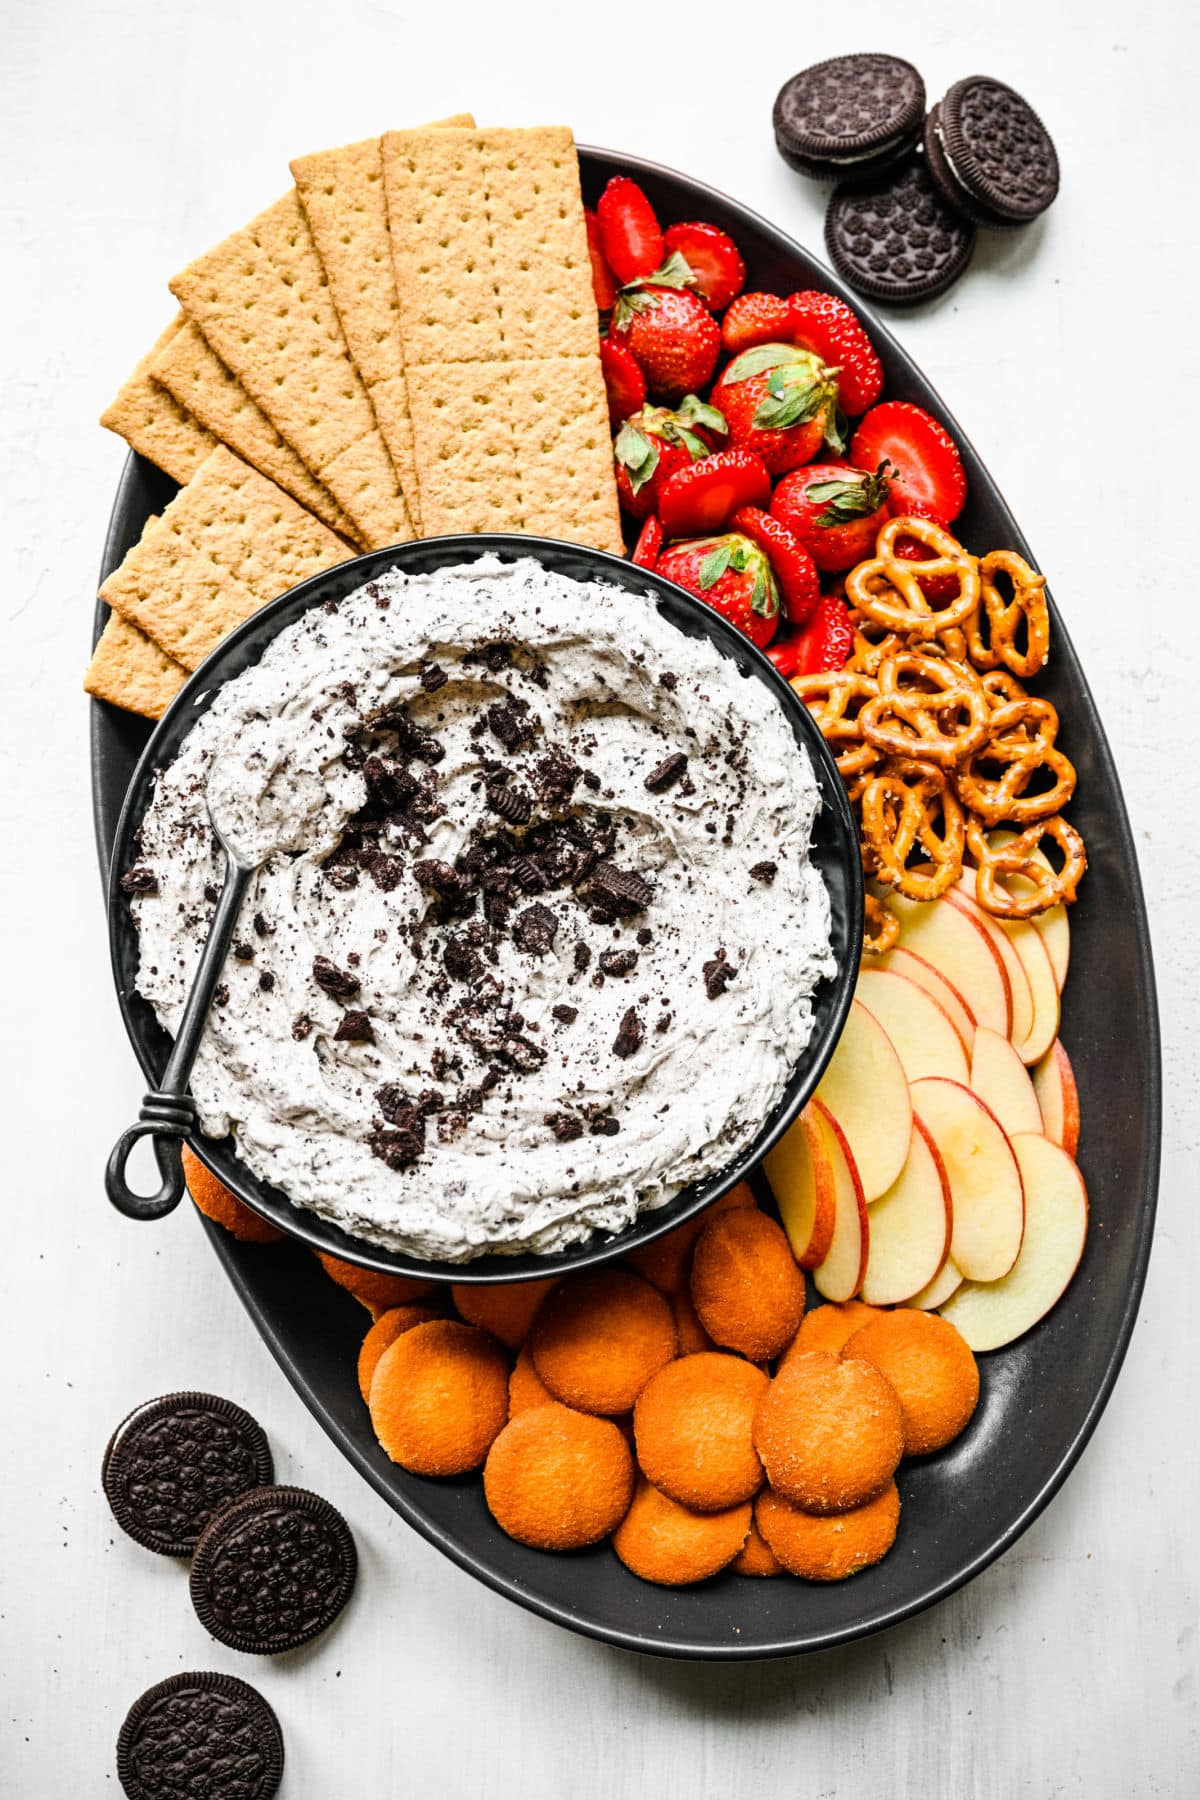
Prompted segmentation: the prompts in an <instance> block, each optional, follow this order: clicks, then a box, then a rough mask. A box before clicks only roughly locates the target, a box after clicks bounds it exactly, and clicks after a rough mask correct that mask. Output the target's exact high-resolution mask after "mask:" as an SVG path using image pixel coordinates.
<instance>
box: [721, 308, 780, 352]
mask: <svg viewBox="0 0 1200 1800" xmlns="http://www.w3.org/2000/svg"><path fill="white" fill-rule="evenodd" d="M788 320H789V314H788V303H787V301H786V300H782V299H781V298H780V297H779V295H778V294H739V295H738V297H737V299H736V300H734V301H732V302H731V303H730V306H729V310H728V312H727V313H726V314H725V317H724V318H723V319H722V320H721V342H722V343H723V344H724V346H725V348H726V350H728V352H729V354H730V356H740V355H741V353H742V351H743V350H753V349H754V348H755V346H756V345H758V344H778V343H785V342H786V341H787V332H788Z"/></svg>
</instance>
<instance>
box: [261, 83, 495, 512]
mask: <svg viewBox="0 0 1200 1800" xmlns="http://www.w3.org/2000/svg"><path fill="white" fill-rule="evenodd" d="M473 124H474V120H473V118H472V117H471V115H470V113H457V114H455V115H454V116H453V117H452V118H448V119H440V120H438V121H437V122H436V125H435V126H432V127H430V129H442V128H444V127H451V126H470V125H473ZM291 170H292V175H293V177H294V179H295V182H296V191H297V193H298V194H299V196H300V202H301V205H302V206H303V208H304V212H305V216H306V218H307V220H308V225H309V230H310V231H311V232H312V236H313V242H314V243H315V245H316V248H317V254H318V256H319V257H320V259H321V263H322V265H323V267H324V270H325V274H326V277H327V279H328V282H329V292H330V295H331V296H332V299H333V304H334V306H335V307H336V309H337V314H338V318H339V319H340V320H341V325H342V331H343V334H344V336H345V339H346V346H347V348H348V350H349V352H350V355H351V357H352V358H353V360H354V363H355V365H356V367H357V369H358V372H359V374H360V375H361V376H362V378H363V382H364V383H365V385H366V389H367V392H368V394H369V395H370V398H371V404H372V406H373V407H374V409H375V416H376V419H377V420H378V423H379V429H380V431H381V432H382V434H383V440H384V442H385V444H386V445H387V447H388V451H389V453H390V455H391V458H392V462H393V463H394V464H395V467H396V472H397V474H398V475H399V477H400V485H401V488H402V489H403V491H404V496H405V499H406V501H407V503H408V509H409V513H410V514H411V516H412V519H413V523H414V525H418V526H419V524H420V514H419V510H418V509H419V499H418V488H417V472H416V465H415V463H414V460H413V439H412V425H411V423H410V421H409V416H408V402H407V397H406V394H405V387H404V346H403V342H402V340H401V336H400V321H399V301H398V300H397V297H396V281H395V276H394V274H393V270H392V246H391V240H390V238H389V236H388V220H387V205H386V202H385V200H384V193H383V165H382V162H381V160H380V154H379V139H378V138H364V139H362V140H361V141H360V142H359V143H356V144H343V145H341V146H340V147H338V148H336V149H332V150H319V151H317V152H315V153H314V154H313V155H311V156H301V157H297V159H296V160H295V162H293V163H292V165H291Z"/></svg>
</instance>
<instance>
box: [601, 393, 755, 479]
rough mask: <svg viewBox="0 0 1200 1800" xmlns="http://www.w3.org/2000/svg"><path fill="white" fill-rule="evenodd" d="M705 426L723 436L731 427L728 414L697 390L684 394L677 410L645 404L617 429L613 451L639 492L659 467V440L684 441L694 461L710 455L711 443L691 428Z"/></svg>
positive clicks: (681, 442)
mask: <svg viewBox="0 0 1200 1800" xmlns="http://www.w3.org/2000/svg"><path fill="white" fill-rule="evenodd" d="M696 425H700V426H703V427H704V429H705V430H707V431H713V432H716V433H718V434H719V435H720V436H721V437H724V436H725V435H726V433H727V432H728V430H729V427H728V425H727V424H726V423H725V415H724V413H722V412H719V411H718V410H717V408H716V407H715V406H709V405H708V404H707V403H706V402H705V401H703V400H701V399H700V397H699V395H698V394H685V395H684V397H683V399H682V400H681V401H680V402H679V405H678V406H677V407H676V408H675V410H674V412H672V411H671V409H670V407H669V406H643V408H642V410H641V411H640V412H636V413H633V414H631V416H630V417H629V418H628V419H626V421H625V423H624V424H623V425H622V427H621V429H620V431H618V433H617V436H616V440H615V442H614V443H613V455H614V456H615V457H616V459H617V462H618V463H619V464H620V465H621V467H622V468H623V469H624V470H625V471H626V473H627V474H628V476H629V485H630V487H631V488H632V489H633V491H634V493H635V494H639V493H640V492H641V491H642V489H643V488H644V487H645V485H646V483H647V482H648V481H649V480H650V479H651V477H652V476H653V474H654V471H655V470H656V469H657V467H658V458H659V452H658V440H659V439H661V440H662V441H663V443H666V444H682V445H683V447H684V449H685V450H686V451H687V453H688V455H689V456H690V457H691V459H692V461H693V462H699V461H700V458H701V457H702V456H707V455H708V453H709V446H708V445H707V444H706V443H705V441H704V439H703V438H702V437H699V436H698V435H697V433H696V432H695V431H694V430H693V429H692V428H693V426H696Z"/></svg>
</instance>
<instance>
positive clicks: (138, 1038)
mask: <svg viewBox="0 0 1200 1800" xmlns="http://www.w3.org/2000/svg"><path fill="white" fill-rule="evenodd" d="M490 553H494V554H496V555H498V556H500V557H502V558H503V559H504V560H505V561H512V560H513V559H514V558H516V557H518V556H530V557H533V558H535V559H536V560H537V561H538V562H540V563H541V564H542V565H543V567H544V568H547V569H550V570H552V571H554V572H556V573H558V574H562V575H565V576H573V577H574V578H575V579H576V580H579V581H587V580H603V581H606V582H608V583H615V584H616V585H617V586H618V587H622V588H625V589H626V590H627V591H629V592H630V593H640V594H644V593H646V592H647V591H649V592H652V593H653V594H654V595H655V596H656V600H657V606H658V611H659V612H660V614H661V615H662V616H663V617H664V618H665V619H667V620H668V622H669V623H670V624H671V625H673V626H674V627H675V629H676V630H677V631H681V632H683V633H684V634H685V635H686V636H688V637H700V638H706V639H707V640H708V641H709V642H710V643H711V644H713V645H714V646H715V648H716V649H717V650H718V651H719V652H720V653H721V655H722V656H726V657H728V658H729V659H730V660H731V661H732V662H733V663H735V665H736V666H737V667H738V669H740V670H741V672H742V674H743V675H744V677H745V678H746V679H747V680H749V681H759V682H761V683H762V684H763V685H764V686H765V687H766V688H767V689H768V690H769V691H770V694H771V697H772V699H774V700H775V701H776V702H777V704H778V705H779V706H780V707H781V709H782V710H783V712H784V714H785V716H786V718H787V721H788V724H789V725H790V726H791V729H792V732H793V734H794V736H795V738H796V740H797V742H798V743H799V744H800V745H801V747H802V748H803V749H804V750H806V751H807V753H808V756H809V759H810V761H811V763H812V766H813V770H814V772H815V774H816V778H817V782H818V785H819V787H820V791H821V807H820V811H819V812H818V815H817V820H816V824H815V826H814V832H813V849H812V857H813V861H814V863H815V864H816V866H817V867H818V868H819V870H820V872H821V876H822V878H823V880H824V882H825V886H826V889H827V891H828V893H829V899H830V911H831V915H832V944H833V953H834V956H835V958H836V960H837V968H838V972H837V975H836V976H835V977H834V978H833V979H832V980H830V981H822V982H821V983H820V985H819V987H818V989H817V992H816V993H815V995H814V996H813V1016H814V1027H813V1034H812V1038H811V1040H810V1042H809V1043H808V1045H807V1046H806V1048H805V1050H804V1051H803V1053H802V1054H801V1055H800V1057H799V1058H798V1059H797V1061H796V1064H795V1067H794V1068H793V1069H792V1071H791V1074H790V1076H789V1078H788V1082H787V1085H786V1087H785V1088H784V1090H783V1093H782V1095H781V1096H780V1099H779V1101H778V1102H777V1103H776V1105H775V1106H774V1107H772V1109H771V1111H770V1113H769V1114H768V1115H767V1117H766V1118H764V1119H763V1121H762V1123H761V1125H760V1126H759V1129H758V1130H757V1131H756V1133H755V1134H754V1137H753V1138H752V1139H751V1141H750V1142H749V1143H748V1144H747V1145H746V1147H745V1149H744V1150H742V1151H741V1152H740V1154H739V1155H738V1156H737V1157H735V1158H734V1159H733V1160H732V1161H730V1162H729V1163H728V1164H727V1165H726V1166H725V1167H724V1168H723V1169H721V1170H720V1171H719V1172H718V1173H717V1174H715V1175H713V1176H711V1177H710V1178H709V1179H708V1180H706V1181H704V1182H700V1183H693V1184H692V1185H690V1186H689V1187H686V1188H684V1189H683V1190H682V1191H681V1192H680V1193H678V1194H676V1195H675V1197H674V1199H673V1200H670V1201H668V1202H667V1204H666V1205H665V1206H660V1207H658V1208H656V1209H655V1210H654V1211H652V1212H645V1213H643V1214H642V1215H641V1216H640V1217H639V1218H638V1219H637V1220H636V1221H635V1222H634V1224H632V1225H631V1226H630V1227H629V1228H628V1229H627V1230H625V1231H622V1232H619V1233H617V1234H615V1235H605V1234H600V1233H593V1235H592V1236H591V1237H590V1238H588V1239H587V1240H585V1241H584V1242H583V1243H581V1244H577V1245H572V1246H571V1247H570V1248H569V1249H565V1250H558V1251H555V1252H553V1253H552V1254H550V1255H544V1256H535V1255H525V1256H479V1257H476V1258H475V1259H474V1260H473V1261H471V1262H468V1263H449V1262H441V1261H426V1260H424V1259H422V1258H420V1257H415V1256H409V1255H406V1254H404V1253H403V1252H401V1251H394V1250H387V1249H382V1248H381V1247H380V1246H379V1245H378V1244H372V1243H369V1242H368V1241H367V1240H366V1239H365V1238H359V1237H353V1236H351V1235H349V1234H348V1233H347V1232H345V1231H342V1230H341V1229H340V1228H339V1227H338V1226H337V1225H333V1224H331V1223H330V1222H329V1221H328V1220H327V1219H323V1218H320V1217H319V1216H318V1215H317V1214H316V1213H314V1212H307V1211H305V1210H304V1209H303V1208H301V1207H298V1206H293V1205H292V1204H291V1202H290V1201H289V1200H288V1198H287V1196H286V1194H283V1193H281V1192H280V1191H279V1189H277V1188H273V1187H271V1186H269V1185H268V1183H266V1182H264V1181H260V1180H259V1178H258V1176H257V1175H255V1174H254V1172H253V1171H252V1170H251V1169H249V1168H247V1166H246V1164H245V1163H244V1162H242V1161H241V1160H240V1158H239V1157H238V1155H237V1150H236V1147H235V1145H234V1141H233V1139H232V1138H228V1137H227V1138H223V1139H222V1140H221V1141H220V1142H217V1141H215V1140H213V1139H212V1138H206V1137H201V1136H200V1135H199V1134H197V1135H196V1137H195V1138H194V1139H193V1140H192V1148H193V1149H194V1150H195V1152H196V1154H197V1155H198V1156H199V1157H200V1158H201V1159H202V1160H203V1161H204V1162H205V1163H207V1165H208V1167H209V1168H210V1169H211V1170H212V1171H213V1173H214V1174H215V1175H217V1176H218V1177H219V1178H220V1179H221V1180H222V1181H223V1182H224V1183H225V1185H226V1187H228V1188H231V1189H232V1190H233V1192H234V1193H235V1194H236V1195H237V1196H238V1198H239V1199H240V1200H243V1201H245V1203H246V1205H247V1206H251V1207H253V1208H254V1210H255V1212H258V1213H261V1214H262V1215H263V1217H264V1218H267V1219H270V1220H271V1222H272V1224H275V1225H278V1226H279V1227H280V1228H281V1230H283V1231H286V1232H287V1233H288V1235H289V1236H290V1237H295V1238H299V1240H300V1241H301V1242H302V1243H305V1244H307V1245H308V1246H309V1247H310V1248H311V1249H313V1250H321V1251H325V1252H326V1253H327V1254H329V1255H331V1256H338V1257H342V1258H344V1259H346V1260H347V1261H350V1262H356V1263H361V1264H363V1265H364V1266H366V1267H368V1268H372V1269H382V1270H386V1271H387V1272H388V1273H389V1274H394V1275H412V1276H416V1277H418V1278H421V1279H426V1280H434V1281H460V1282H461V1281H472V1282H484V1281H522V1280H528V1279H529V1277H530V1276H531V1275H539V1276H556V1275H564V1274H566V1273H567V1271H568V1270H570V1269H579V1268H584V1267H586V1266H587V1265H588V1264H591V1263H599V1262H604V1261H605V1260H607V1259H609V1258H611V1257H615V1256H622V1255H624V1254H625V1253H626V1251H628V1250H632V1249H634V1248H636V1247H637V1246H638V1245H640V1244H647V1243H649V1242H650V1241H651V1240H652V1239H653V1238H656V1237H660V1236H661V1235H662V1233H663V1232H665V1231H669V1230H670V1229H671V1228H672V1227H673V1226H675V1225H678V1224H679V1223H680V1222H681V1221H682V1220H684V1219H686V1218H689V1217H690V1216H691V1215H692V1214H693V1213H695V1212H698V1211H700V1209H701V1208H703V1207H705V1206H708V1205H710V1204H711V1203H712V1201H714V1200H716V1199H718V1198H719V1196H720V1195H721V1194H723V1193H725V1192H726V1191H727V1190H728V1189H729V1188H731V1187H732V1186H733V1185H734V1183H735V1182H737V1181H741V1180H743V1179H744V1178H745V1177H746V1176H747V1175H748V1174H749V1173H750V1171H751V1170H752V1169H753V1168H755V1167H756V1166H757V1164H758V1163H759V1162H760V1161H761V1160H762V1158H763V1156H764V1155H765V1154H766V1152H767V1151H768V1150H769V1149H770V1147H771V1145H772V1144H773V1143H775V1141H776V1140H777V1139H778V1138H779V1137H781V1136H782V1135H783V1133H784V1132H785V1131H786V1130H787V1128H788V1126H789V1125H790V1124H791V1123H792V1121H793V1120H794V1119H795V1118H796V1116H797V1114H798V1113H799V1112H800V1111H801V1109H802V1108H803V1106H804V1104H805V1102H806V1101H807V1100H808V1099H809V1097H810V1095H811V1094H812V1092H813V1089H814V1088H815V1087H816V1085H817V1082H818V1081H819V1080H820V1078H821V1075H822V1073H823V1071H824V1068H825V1065H826V1063H827V1062H828V1061H829V1058H830V1057H831V1056H832V1054H833V1050H834V1046H835V1045H836V1043H837V1041H838V1038H839V1037H840V1035H841V1030H842V1026H843V1024H844V1023H845V1019H846V1013H847V1011H848V1010H849V1006H850V1002H851V1000H852V998H853V996H854V983H855V980H856V978H857V975H858V962H859V955H860V952H861V948H862V930H863V882H862V865H861V861H860V858H859V853H858V831H857V828H856V826H855V823H854V817H853V814H852V813H851V810H850V804H849V801H848V800H847V798H846V790H845V787H844V785H843V783H842V780H841V777H840V776H839V774H838V771H837V765H836V763H835V762H834V760H833V757H832V755H831V754H830V751H829V748H828V746H827V745H826V743H825V741H824V739H823V738H822V736H821V734H820V732H819V731H818V730H817V728H816V726H815V725H814V723H813V720H812V717H811V716H810V714H809V712H808V709H807V708H806V707H805V706H804V705H803V704H802V703H801V701H800V700H799V699H798V698H797V697H796V695H795V694H794V693H793V692H792V689H791V688H790V687H789V686H788V684H787V682H786V681H784V680H783V678H782V677H781V676H780V675H779V673H778V671H777V670H776V668H775V666H774V664H773V663H772V662H771V661H770V660H769V658H768V657H766V656H763V655H762V653H761V652H760V651H758V650H756V649H755V648H754V646H753V644H751V643H750V642H749V641H748V640H747V639H746V638H745V637H744V636H743V635H742V633H741V632H740V631H738V630H737V629H736V628H735V627H734V626H732V625H729V624H727V623H726V621H725V620H724V619H723V618H722V617H721V616H720V614H719V613H716V612H714V611H713V609H712V607H711V606H706V605H705V604H704V602H703V601H702V600H697V599H695V598H694V597H693V596H692V595H691V594H687V593H685V592H684V590H683V589H682V588H680V587H677V586H676V585H675V583H674V582H672V581H666V580H664V579H663V578H662V577H661V576H659V575H651V574H649V573H647V571H646V570H644V569H639V568H635V566H634V565H633V564H632V563H630V562H625V561H624V560H623V559H622V558H621V557H618V556H610V555H609V554H608V553H607V552H606V551H603V550H588V549H584V548H581V547H580V546H579V545H576V544H564V543H558V542H556V541H554V540H552V539H550V538H535V537H511V536H510V537H504V536H478V537H442V538H424V539H421V540H419V541H418V542H416V543H412V544H401V545H398V546H396V547H395V548H393V549H390V550H376V551H373V552H371V554H370V555H368V556H359V557H355V558H354V559H353V560H351V561H349V562H345V563H339V564H338V566H337V567H336V568H335V569H330V570H326V571H324V572H323V573H322V574H320V575H314V576H313V577H312V578H311V579H310V580H308V581H304V582H301V584H300V586H299V587H296V588H293V589H292V590H291V592H290V593H287V594H282V595H281V596H280V597H279V599H278V600H273V601H272V602H271V604H270V605H269V606H264V607H263V608H262V610H261V612H257V613H255V614H254V615H253V617H252V618H249V619H247V620H246V621H245V623H244V624H242V625H239V626H238V628H237V630H236V631H232V632H231V633H230V634H229V636H228V637H227V638H225V639H224V640H223V641H222V642H221V644H220V645H219V646H218V647H217V649H216V650H214V651H213V653H212V655H211V656H210V657H209V658H208V660H207V661H206V662H205V663H204V664H203V665H202V666H201V667H200V668H199V669H197V671H196V673H195V674H194V675H193V676H192V678H191V680H190V681H189V682H188V684H187V686H186V687H185V688H184V689H183V690H182V691H181V692H180V694H179V695H178V696H177V697H176V699H175V700H174V701H173V702H172V704H171V706H170V708H169V710H168V711H167V712H166V713H165V714H164V716H163V718H162V719H160V720H159V722H158V724H157V726H156V727H155V729H154V733H153V735H152V737H151V738H150V741H149V743H148V744H147V745H146V747H145V749H144V751H143V752H142V756H141V760H140V761H139V763H138V766H137V769H136V770H135V772H134V776H133V779H132V781H131V782H130V784H129V789H128V792H127V794H126V797H125V804H124V806H123V808H122V811H121V817H120V821H119V823H118V826H117V832H116V838H115V840H114V844H113V852H112V858H111V864H110V869H109V943H110V947H111V950H112V963H113V974H114V976H115V978H116V984H117V997H118V999H119V1000H120V1003H121V1014H122V1017H123V1018H124V1020H125V1028H126V1030H127V1031H128V1033H129V1037H130V1041H131V1042H132V1044H133V1047H134V1050H135V1052H136V1053H137V1057H138V1061H139V1062H140V1063H141V1065H142V1069H143V1072H144V1073H145V1075H146V1078H147V1080H148V1081H149V1082H151V1083H152V1084H156V1083H157V1082H158V1080H159V1078H160V1077H161V1074H162V1071H163V1068H164V1067H165V1065H166V1060H167V1057H168V1055H169V1053H170V1045H171V1041H170V1039H169V1038H168V1036H167V1034H166V1032H165V1031H164V1030H163V1028H162V1026H161V1025H160V1024H159V1023H158V1020H157V1019H156V1017H155V1015H154V1012H153V1010H152V1009H151V1007H150V1006H149V1005H148V1004H147V1002H146V1001H145V1000H143V998H142V996H141V995H140V994H139V993H138V992H137V989H136V986H135V983H136V980H137V968H138V934H137V927H136V926H135V924H134V922H133V916H132V914H131V912H130V909H129V901H128V899H127V897H126V896H125V895H124V894H123V893H122V892H121V888H120V877H121V876H122V874H124V872H125V871H126V870H127V869H129V868H131V867H132V866H133V865H134V864H135V863H136V862H137V860H138V853H137V848H136V845H135V843H134V841H133V834H134V832H135V831H136V829H137V827H138V825H139V824H140V823H141V820H142V817H143V815H144V814H145V811H146V808H147V807H148V805H149V804H150V799H151V796H152V793H153V789H154V778H155V773H156V771H157V770H158V769H160V768H162V767H163V766H164V765H165V764H167V763H169V762H170V761H171V760H172V759H173V758H174V757H175V756H176V755H177V754H178V752H179V749H180V747H181V745H182V744H183V742H184V740H185V739H186V737H187V735H188V733H189V732H190V731H191V730H192V728H193V727H194V725H195V724H196V721H197V720H198V719H200V718H202V717H203V715H204V714H205V713H206V712H207V711H208V709H209V707H210V706H211V705H212V703H213V701H214V699H215V698H216V696H217V694H218V693H219V692H220V691H221V688H222V687H223V686H224V685H225V683H226V682H228V681H230V680H232V679H233V677H234V676H236V675H239V674H241V672H242V671H243V670H244V669H248V668H250V667H251V666H252V665H253V664H255V663H257V662H258V661H259V660H260V658H261V657H262V655H263V652H264V651H265V650H266V648H267V646H268V645H269V644H270V643H271V642H272V641H273V640H274V639H275V638H276V637H278V635H279V633H280V632H281V631H285V630H286V629H287V627H288V626H289V625H292V624H294V623H295V622H296V620H297V619H299V618H300V617H301V616H302V615H303V614H304V613H306V612H308V611H309V610H310V609H311V608H312V607H315V606H322V605H324V604H325V602H326V601H329V600H339V599H341V598H343V597H344V596H345V595H346V594H349V593H352V592H353V591H354V589H356V588H360V587H362V585H363V583H364V582H367V581H370V580H372V579H374V578H375V577H377V576H379V575H382V574H384V573H385V572H386V571H388V570H390V569H397V570H400V571H401V572H403V573H405V574H413V575H425V574H429V573H430V572H431V571H433V570H436V569H445V568H450V567H453V566H454V565H456V564H461V563H464V562H470V561H472V560H473V559H475V558H478V557H480V556H485V555H488V554H490Z"/></svg>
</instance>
